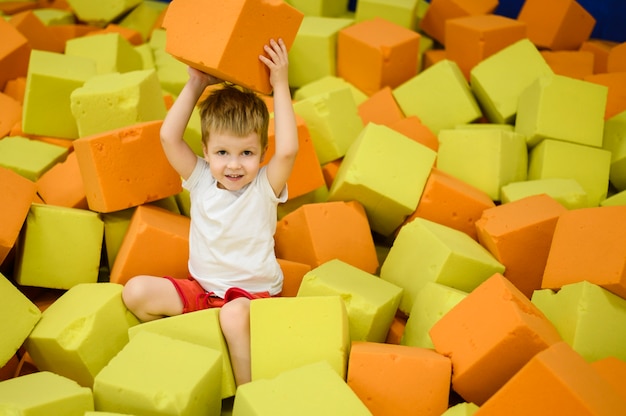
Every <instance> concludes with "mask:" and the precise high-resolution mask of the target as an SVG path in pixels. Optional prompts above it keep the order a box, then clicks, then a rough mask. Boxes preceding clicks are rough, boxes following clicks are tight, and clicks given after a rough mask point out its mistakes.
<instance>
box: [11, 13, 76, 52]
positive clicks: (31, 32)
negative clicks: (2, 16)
mask: <svg viewBox="0 0 626 416" xmlns="http://www.w3.org/2000/svg"><path fill="white" fill-rule="evenodd" d="M9 23H11V24H12V25H13V26H15V28H17V30H19V31H20V33H22V34H23V35H24V36H25V37H26V38H27V39H28V43H29V44H30V46H31V48H32V49H37V50H42V51H49V52H57V53H63V50H64V47H65V44H64V42H63V40H62V39H61V38H59V37H58V36H57V35H56V34H55V33H54V32H52V31H51V30H50V29H49V28H48V26H47V25H46V24H45V23H44V22H43V21H42V20H41V19H40V18H39V17H38V16H37V15H36V14H35V13H34V12H33V11H32V10H26V11H23V12H20V13H16V14H14V15H12V16H11V18H10V19H9Z"/></svg>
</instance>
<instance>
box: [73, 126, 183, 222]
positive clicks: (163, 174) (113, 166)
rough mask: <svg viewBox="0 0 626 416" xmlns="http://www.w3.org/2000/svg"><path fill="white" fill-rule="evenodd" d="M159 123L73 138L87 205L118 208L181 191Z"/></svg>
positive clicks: (108, 209)
mask: <svg viewBox="0 0 626 416" xmlns="http://www.w3.org/2000/svg"><path fill="white" fill-rule="evenodd" d="M162 123H163V121H162V120H155V121H148V122H144V123H139V124H135V125H132V126H129V127H123V128H120V129H117V130H111V131H106V132H103V133H100V134H95V135H93V136H88V137H83V138H80V139H78V140H75V141H74V149H75V152H76V156H77V157H78V164H79V166H80V172H81V175H82V177H83V182H84V184H85V193H86V195H87V202H88V204H89V209H91V210H92V211H97V212H112V211H119V210H122V209H124V208H130V207H133V206H137V205H141V204H144V203H146V202H152V201H156V200H158V199H163V198H165V197H168V196H172V195H175V194H177V193H179V192H181V191H182V186H181V179H180V176H179V175H178V173H176V171H175V170H174V169H173V168H172V166H171V165H170V164H169V162H168V161H167V158H166V157H165V153H164V152H163V148H162V147H161V141H160V139H159V132H160V129H161V124H162Z"/></svg>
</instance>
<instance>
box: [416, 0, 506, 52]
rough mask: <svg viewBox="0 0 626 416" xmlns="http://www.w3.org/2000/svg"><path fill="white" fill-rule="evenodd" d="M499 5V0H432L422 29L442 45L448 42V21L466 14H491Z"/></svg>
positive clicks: (421, 24)
mask: <svg viewBox="0 0 626 416" xmlns="http://www.w3.org/2000/svg"><path fill="white" fill-rule="evenodd" d="M496 7H498V0H431V2H430V6H429V7H428V9H426V13H425V14H424V17H423V18H422V20H421V21H420V29H421V30H422V31H423V32H424V33H426V34H427V35H428V36H430V37H431V38H433V39H435V40H436V41H438V42H439V43H441V44H442V45H445V44H446V22H447V21H448V20H449V19H454V18H457V17H465V16H476V15H482V14H490V13H491V12H493V11H494V10H495V9H496Z"/></svg>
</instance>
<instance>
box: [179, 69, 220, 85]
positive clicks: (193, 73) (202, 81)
mask: <svg viewBox="0 0 626 416" xmlns="http://www.w3.org/2000/svg"><path fill="white" fill-rule="evenodd" d="M187 73H188V74H189V81H190V82H196V83H198V84H199V85H201V86H202V87H207V86H209V85H213V84H219V83H220V82H224V81H222V80H221V79H219V78H216V77H214V76H213V75H210V74H207V73H206V72H202V71H200V70H198V69H195V68H192V67H187Z"/></svg>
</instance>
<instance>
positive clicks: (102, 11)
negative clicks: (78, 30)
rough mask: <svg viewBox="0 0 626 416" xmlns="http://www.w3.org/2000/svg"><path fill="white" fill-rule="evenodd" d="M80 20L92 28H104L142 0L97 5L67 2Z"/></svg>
mask: <svg viewBox="0 0 626 416" xmlns="http://www.w3.org/2000/svg"><path fill="white" fill-rule="evenodd" d="M66 1H67V3H68V5H69V6H70V7H71V8H72V10H73V11H74V14H75V15H76V17H77V18H78V19H80V20H81V21H83V22H87V23H89V24H90V25H92V26H99V27H104V26H106V25H107V23H110V22H112V21H114V20H115V19H117V18H118V17H120V16H122V15H123V14H125V13H126V12H128V11H130V10H132V9H133V8H134V7H135V6H137V5H138V4H139V3H141V0H102V1H98V2H95V3H92V2H84V1H82V0H66Z"/></svg>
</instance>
